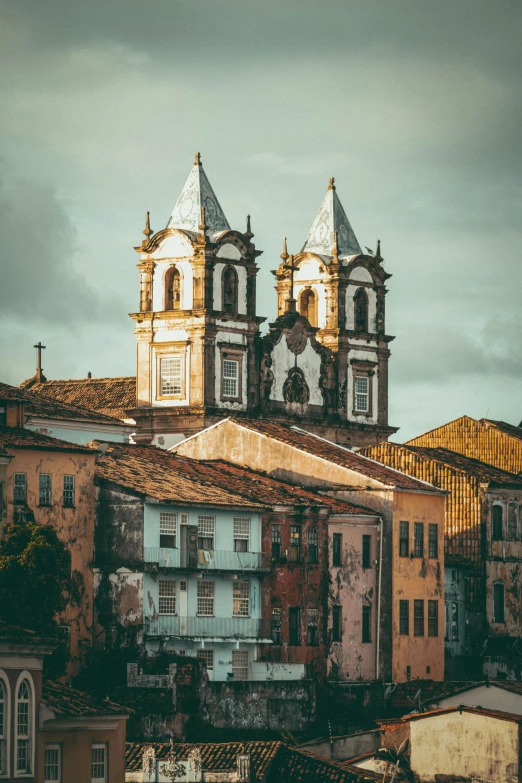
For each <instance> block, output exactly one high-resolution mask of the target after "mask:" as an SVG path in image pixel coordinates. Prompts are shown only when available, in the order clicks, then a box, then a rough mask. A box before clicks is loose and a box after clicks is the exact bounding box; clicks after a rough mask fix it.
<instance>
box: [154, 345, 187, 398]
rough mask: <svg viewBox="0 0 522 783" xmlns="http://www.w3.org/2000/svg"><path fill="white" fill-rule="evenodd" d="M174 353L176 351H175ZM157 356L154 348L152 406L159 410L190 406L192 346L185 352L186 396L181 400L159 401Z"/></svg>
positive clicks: (163, 354)
mask: <svg viewBox="0 0 522 783" xmlns="http://www.w3.org/2000/svg"><path fill="white" fill-rule="evenodd" d="M171 339H172V338H171ZM173 353H174V351H173ZM161 356H164V357H166V356H168V354H167V353H162V354H161ZM157 361H158V359H157V354H156V350H155V348H154V345H153V346H152V362H151V367H152V404H153V405H155V406H157V407H158V408H177V407H179V406H180V405H188V404H189V400H190V345H187V348H186V351H185V396H184V397H183V398H181V399H179V400H157V399H156V388H157Z"/></svg>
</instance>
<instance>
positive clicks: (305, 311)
mask: <svg viewBox="0 0 522 783" xmlns="http://www.w3.org/2000/svg"><path fill="white" fill-rule="evenodd" d="M299 312H300V313H301V315H303V316H304V317H305V318H308V323H309V324H310V326H317V303H316V298H315V293H314V292H313V291H312V289H311V288H305V290H304V291H302V292H301V296H300V297H299Z"/></svg>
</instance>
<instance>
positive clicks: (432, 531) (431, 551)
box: [428, 523, 439, 560]
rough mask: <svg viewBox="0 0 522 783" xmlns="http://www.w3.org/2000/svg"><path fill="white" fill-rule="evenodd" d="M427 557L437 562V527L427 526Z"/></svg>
mask: <svg viewBox="0 0 522 783" xmlns="http://www.w3.org/2000/svg"><path fill="white" fill-rule="evenodd" d="M428 557H431V558H433V559H434V560H437V559H438V557H439V526H438V525H432V524H431V523H430V524H429V525H428Z"/></svg>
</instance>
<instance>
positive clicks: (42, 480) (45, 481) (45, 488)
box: [38, 473, 51, 506]
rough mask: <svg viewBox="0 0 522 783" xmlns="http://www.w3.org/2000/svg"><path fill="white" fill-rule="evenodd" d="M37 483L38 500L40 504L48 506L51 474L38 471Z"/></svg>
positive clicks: (49, 503)
mask: <svg viewBox="0 0 522 783" xmlns="http://www.w3.org/2000/svg"><path fill="white" fill-rule="evenodd" d="M39 484H40V493H39V501H38V502H39V504H40V505H41V506H50V505H51V474H50V473H40V476H39Z"/></svg>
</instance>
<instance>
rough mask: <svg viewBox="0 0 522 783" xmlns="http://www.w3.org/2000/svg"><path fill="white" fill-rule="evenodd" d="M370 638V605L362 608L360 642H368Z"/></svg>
mask: <svg viewBox="0 0 522 783" xmlns="http://www.w3.org/2000/svg"><path fill="white" fill-rule="evenodd" d="M371 640H372V607H371V606H363V608H362V642H363V644H368V643H369V642H371Z"/></svg>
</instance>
